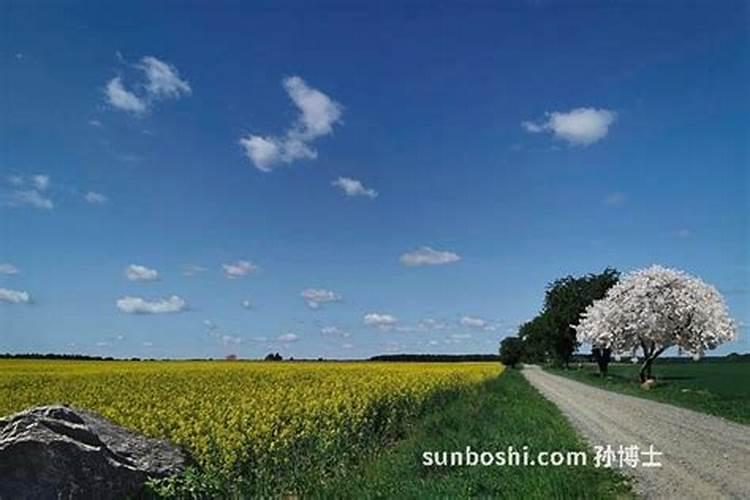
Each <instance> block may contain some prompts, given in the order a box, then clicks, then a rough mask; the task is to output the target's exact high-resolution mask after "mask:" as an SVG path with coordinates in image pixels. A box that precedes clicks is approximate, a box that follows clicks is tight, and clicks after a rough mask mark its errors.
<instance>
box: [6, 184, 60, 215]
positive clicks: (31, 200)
mask: <svg viewBox="0 0 750 500" xmlns="http://www.w3.org/2000/svg"><path fill="white" fill-rule="evenodd" d="M8 205H10V206H13V207H20V206H23V205H28V206H31V207H34V208H39V209H42V210H52V209H53V208H55V204H54V203H53V202H52V200H51V199H50V198H48V197H46V196H44V195H43V194H42V193H40V192H39V191H37V190H35V189H29V190H18V191H14V192H12V193H11V194H10V196H9V197H8Z"/></svg>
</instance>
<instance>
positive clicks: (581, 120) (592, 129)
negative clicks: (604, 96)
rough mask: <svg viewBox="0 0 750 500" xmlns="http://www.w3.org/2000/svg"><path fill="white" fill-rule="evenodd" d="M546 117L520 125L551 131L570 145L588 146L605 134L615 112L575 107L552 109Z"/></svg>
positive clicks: (531, 131) (528, 129) (529, 128)
mask: <svg viewBox="0 0 750 500" xmlns="http://www.w3.org/2000/svg"><path fill="white" fill-rule="evenodd" d="M546 117H547V119H546V121H543V122H539V123H535V122H531V121H524V122H521V126H522V127H523V128H524V129H525V130H526V131H527V132H530V133H541V132H551V133H552V134H553V135H554V136H555V137H557V138H559V139H563V140H564V141H566V142H568V143H569V144H571V145H574V146H588V145H590V144H593V143H595V142H597V141H600V140H601V139H604V138H605V137H606V136H607V133H608V132H609V127H610V126H611V125H612V124H613V123H614V122H615V120H616V119H617V113H615V112H614V111H611V110H608V109H595V108H576V109H572V110H570V111H568V112H560V111H553V112H551V113H547V114H546Z"/></svg>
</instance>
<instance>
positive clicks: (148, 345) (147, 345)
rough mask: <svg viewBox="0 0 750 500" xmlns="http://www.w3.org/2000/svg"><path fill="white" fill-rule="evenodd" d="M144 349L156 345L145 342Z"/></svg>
mask: <svg viewBox="0 0 750 500" xmlns="http://www.w3.org/2000/svg"><path fill="white" fill-rule="evenodd" d="M143 347H154V343H153V342H144V343H143Z"/></svg>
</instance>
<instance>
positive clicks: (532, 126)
mask: <svg viewBox="0 0 750 500" xmlns="http://www.w3.org/2000/svg"><path fill="white" fill-rule="evenodd" d="M521 126H522V127H523V128H524V129H525V130H526V132H531V133H532V134H538V133H539V132H544V125H538V124H536V123H534V122H530V121H524V122H521Z"/></svg>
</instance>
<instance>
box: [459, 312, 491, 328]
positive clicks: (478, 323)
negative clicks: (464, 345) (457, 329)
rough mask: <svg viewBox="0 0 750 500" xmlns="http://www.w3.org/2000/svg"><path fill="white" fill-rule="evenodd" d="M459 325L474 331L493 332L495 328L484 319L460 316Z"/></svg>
mask: <svg viewBox="0 0 750 500" xmlns="http://www.w3.org/2000/svg"><path fill="white" fill-rule="evenodd" d="M459 323H460V324H461V326H465V327H468V328H474V329H476V330H487V331H494V330H496V326H495V325H493V324H491V323H490V322H489V321H487V320H486V319H482V318H478V317H476V316H462V317H461V319H460V320H459Z"/></svg>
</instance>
